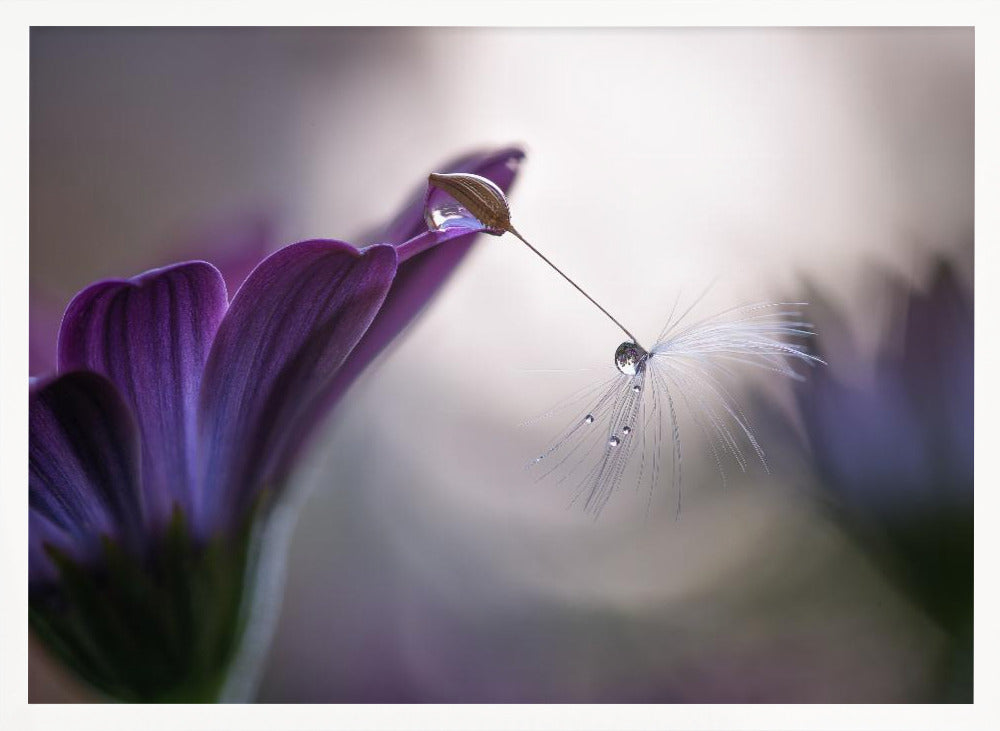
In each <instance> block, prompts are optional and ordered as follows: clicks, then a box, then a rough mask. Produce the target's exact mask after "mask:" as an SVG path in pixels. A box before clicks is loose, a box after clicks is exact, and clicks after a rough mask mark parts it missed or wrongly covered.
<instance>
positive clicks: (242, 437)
mask: <svg viewBox="0 0 1000 731" xmlns="http://www.w3.org/2000/svg"><path fill="white" fill-rule="evenodd" d="M395 272H396V252H395V250H394V249H393V248H392V247H391V246H372V247H369V248H368V249H365V250H364V251H360V252H359V251H358V250H357V249H355V248H354V247H353V246H351V245H350V244H346V243H343V242H340V241H305V242H301V243H298V244H292V245H291V246H287V247H285V248H284V249H281V250H279V251H277V252H276V253H274V254H272V255H271V256H270V257H268V258H267V259H265V260H264V261H263V262H262V263H261V264H260V266H258V267H257V268H256V269H255V270H254V271H253V273H251V275H250V276H249V277H248V278H247V281H246V282H245V283H244V285H243V286H242V287H241V288H240V291H239V292H238V293H237V294H236V297H235V298H234V299H233V302H232V306H231V307H230V309H229V313H228V314H227V315H226V318H225V320H223V322H222V325H221V326H220V327H219V331H218V335H217V336H216V339H215V343H214V345H213V347H212V353H211V355H210V357H209V361H208V364H207V365H206V368H205V378H204V382H203V387H202V400H201V416H202V421H201V443H202V444H203V445H204V448H205V454H204V459H203V473H202V474H203V476H204V490H205V492H204V499H205V513H204V515H205V520H204V521H203V522H202V524H201V525H202V527H203V528H211V527H216V526H219V525H222V524H223V523H224V522H225V520H227V519H228V518H229V517H231V516H236V515H238V514H239V511H240V510H241V509H242V508H244V507H246V506H247V504H248V503H249V501H250V500H252V499H253V497H254V494H255V492H254V491H255V490H256V489H257V488H258V487H260V486H275V485H280V483H281V482H282V481H283V479H284V477H285V474H286V471H287V469H288V467H289V465H290V463H291V455H293V454H294V453H295V452H296V450H297V449H298V448H299V447H300V446H301V444H300V443H298V441H297V440H296V434H297V430H296V429H295V426H296V422H297V421H298V420H299V419H300V418H301V416H302V414H303V413H305V412H306V411H308V410H309V409H310V408H311V406H312V405H313V404H314V403H315V402H319V401H322V400H323V397H324V394H325V392H326V390H327V389H328V387H329V384H330V382H331V379H332V378H333V377H334V376H335V375H336V373H337V370H338V369H339V368H340V367H341V365H342V364H343V362H344V359H345V358H346V357H347V356H348V354H349V353H350V352H351V351H352V349H353V348H354V347H355V345H356V344H357V342H358V340H359V339H360V338H361V336H362V335H363V334H364V332H365V330H367V329H368V326H369V325H370V324H371V322H372V319H373V318H374V317H375V314H376V312H378V309H379V307H380V306H381V305H382V302H383V300H384V299H385V295H386V292H387V291H388V289H389V286H390V284H391V283H392V280H393V275H394V274H395Z"/></svg>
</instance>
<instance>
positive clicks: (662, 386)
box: [528, 302, 823, 515]
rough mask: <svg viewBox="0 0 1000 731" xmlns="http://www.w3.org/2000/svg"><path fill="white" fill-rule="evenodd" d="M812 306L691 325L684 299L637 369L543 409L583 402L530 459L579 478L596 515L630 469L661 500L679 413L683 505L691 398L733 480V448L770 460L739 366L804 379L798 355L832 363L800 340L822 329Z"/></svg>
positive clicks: (675, 465)
mask: <svg viewBox="0 0 1000 731" xmlns="http://www.w3.org/2000/svg"><path fill="white" fill-rule="evenodd" d="M803 306H805V303H803V302H776V303H767V302H765V303H757V304H752V305H747V306H743V307H735V308H731V309H728V310H725V311H723V312H720V313H718V314H716V315H713V316H711V317H707V318H704V319H702V320H698V321H697V322H694V323H693V324H690V325H686V326H684V327H681V322H682V320H683V319H684V318H685V317H686V316H687V315H688V314H689V313H690V311H691V309H692V308H693V307H694V305H692V306H691V307H688V308H687V309H686V310H685V311H684V312H682V313H681V314H680V315H679V316H678V317H677V318H676V319H674V317H673V313H674V312H675V311H676V309H677V303H676V302H675V305H674V308H673V310H672V312H671V317H670V318H668V321H667V324H666V325H665V326H664V328H663V331H662V332H661V333H660V337H659V338H658V339H657V342H656V344H655V345H653V347H652V348H651V349H650V350H649V353H648V356H647V357H646V358H645V361H644V364H643V367H642V368H641V369H639V371H638V372H637V373H636V374H635V375H625V374H623V373H621V372H618V371H617V369H615V371H614V373H615V375H614V377H612V378H611V379H610V380H609V381H606V382H604V383H601V384H597V385H594V386H589V387H586V388H584V389H581V390H580V391H578V392H577V394H576V395H575V396H573V397H571V398H570V399H568V400H567V401H565V402H563V403H562V404H560V405H558V406H556V407H554V408H553V409H550V410H549V411H548V412H546V413H545V414H543V415H541V416H540V417H538V418H547V417H549V416H551V415H552V414H554V413H556V412H558V411H562V410H564V409H566V408H570V407H573V406H576V407H578V408H580V411H579V414H578V415H577V416H576V417H575V419H574V420H573V421H572V422H571V423H570V425H569V426H568V427H567V428H566V429H565V430H564V431H563V433H562V434H560V435H559V436H558V437H557V438H556V439H555V440H553V442H552V443H551V444H549V446H548V447H547V448H546V449H545V450H544V451H542V452H541V454H540V455H539V456H537V457H536V458H535V459H534V460H532V461H531V462H530V463H529V464H528V467H529V468H531V467H534V466H536V465H539V466H540V465H544V466H543V467H541V469H542V470H543V471H542V473H541V475H540V477H539V479H542V478H544V477H547V476H549V475H552V474H554V473H557V472H560V473H562V474H561V476H560V477H559V482H560V483H565V482H568V481H571V480H572V481H574V482H578V484H579V489H578V491H577V492H576V494H575V495H574V497H573V499H572V501H571V502H573V503H575V502H577V501H579V500H581V499H582V501H583V504H584V508H585V510H587V511H590V512H593V513H594V514H595V515H596V514H597V513H599V512H600V511H601V509H602V508H603V507H604V506H605V505H606V504H607V502H608V500H609V499H610V498H611V495H612V494H613V493H614V492H615V491H616V489H617V488H618V486H619V484H620V483H621V481H622V479H623V477H624V476H625V474H626V473H627V472H628V471H629V470H630V469H632V470H634V471H635V472H636V473H637V477H636V487H637V489H638V488H639V487H640V486H642V485H643V484H646V483H648V496H647V501H651V499H652V496H653V492H654V489H655V488H656V487H657V485H658V484H659V480H660V474H661V471H662V469H663V467H664V465H663V460H664V459H665V457H666V456H665V455H664V451H665V450H664V442H663V431H664V422H665V421H666V420H669V433H670V441H671V449H670V452H669V459H670V460H671V483H672V486H673V489H674V491H675V493H676V511H677V513H679V512H680V508H681V492H682V491H681V477H682V470H681V467H682V451H681V433H680V426H679V422H678V415H679V411H680V410H681V409H682V408H683V409H684V410H685V411H686V412H687V413H689V414H690V416H691V417H692V419H693V420H694V422H695V423H696V424H698V426H699V428H700V429H701V431H702V433H703V434H704V436H705V437H706V440H707V442H708V444H709V449H710V450H711V453H712V457H713V460H714V462H715V464H716V467H717V469H718V471H719V473H720V476H721V479H722V481H723V482H724V483H725V481H726V473H725V467H724V464H725V461H727V460H728V459H729V458H731V459H732V460H733V461H735V462H736V464H737V466H738V467H739V468H740V470H741V471H744V472H745V471H747V470H748V469H750V461H751V460H750V458H748V456H747V454H748V453H750V455H751V457H753V458H755V460H756V461H759V462H760V463H761V465H762V467H763V468H764V469H765V470H767V469H768V466H767V459H766V456H765V453H764V449H763V448H762V446H761V445H760V443H759V441H758V439H757V437H756V435H755V434H754V432H753V429H752V427H751V425H750V420H749V418H748V417H747V415H746V414H745V413H744V411H743V410H742V408H741V407H740V405H739V403H738V402H737V400H736V399H735V397H734V396H733V394H732V393H731V391H730V390H729V387H728V386H727V382H729V381H731V380H733V379H734V378H735V376H736V368H737V367H739V366H752V367H755V368H760V369H764V370H768V371H773V372H775V373H778V374H780V375H782V376H785V377H788V378H793V379H801V378H802V376H801V375H800V374H799V373H797V372H796V371H795V370H794V369H793V368H792V367H791V366H792V364H793V363H794V362H796V361H799V362H803V363H806V364H808V365H815V364H821V363H823V361H822V360H820V359H819V358H817V357H816V356H814V355H812V354H810V353H808V352H807V351H806V350H805V348H804V347H803V346H802V345H800V344H798V343H796V342H795V340H796V339H802V338H808V337H810V336H812V334H813V330H812V326H811V325H810V324H809V323H808V322H806V321H804V320H803V319H802V318H801V312H800V310H799V309H798V308H801V307H803ZM581 404H582V406H581ZM588 417H593V418H592V419H588ZM747 448H749V449H747ZM637 453H638V455H639V456H638V457H637V458H636V459H634V460H633V457H634V456H636V454H637Z"/></svg>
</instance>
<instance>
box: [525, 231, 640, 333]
mask: <svg viewBox="0 0 1000 731" xmlns="http://www.w3.org/2000/svg"><path fill="white" fill-rule="evenodd" d="M507 231H509V232H510V233H512V234H514V236H516V237H517V238H518V239H520V240H521V243H522V244H524V245H525V246H527V247H528V248H529V249H531V250H532V251H533V252H534V253H535V254H536V255H537V256H538V257H539V258H540V259H541V260H542V261H544V262H545V263H546V264H548V265H549V266H550V267H552V268H553V269H555V270H556V271H557V272H558V273H559V275H560V276H561V277H562V278H563V279H565V280H566V281H567V282H569V283H570V284H572V285H573V286H574V287H575V288H576V291H577V292H579V293H580V294H582V295H583V296H584V297H586V298H587V299H589V300H590V301H591V302H592V303H593V304H594V306H595V307H597V309H599V310H600V311H601V312H603V313H604V314H605V315H606V316H607V317H608V319H609V320H611V322H613V323H614V324H616V325H617V326H618V327H619V328H621V331H622V332H623V333H625V334H626V335H628V336H629V338H630V339H631V340H632V342H633V343H635V344H636V345H638V346H639V347H640V348H642V345H639V339H638V338H637V337H636V336H635V335H633V334H632V333H630V332H629V330H628V328H627V327H625V326H624V325H622V324H621V323H620V322H618V320H616V319H615V317H614V315H612V314H611V313H610V312H608V311H607V310H606V309H604V308H603V307H601V305H600V304H598V302H597V300H595V299H594V298H593V297H591V296H590V295H589V294H587V293H586V292H585V291H583V288H582V287H581V286H580V285H579V284H577V283H576V282H574V281H573V280H572V279H570V278H569V277H568V276H567V275H566V273H565V272H564V271H563V270H562V269H560V268H559V267H557V266H556V265H555V264H553V263H552V262H551V261H549V258H548V257H547V256H545V254H543V253H542V252H540V251H539V250H538V249H536V248H535V247H534V246H532V245H531V244H529V243H528V240H527V239H525V238H524V237H523V236H522V235H521V234H520V233H518V231H517V229H516V228H514V227H513V226H508V227H507ZM643 350H645V348H643Z"/></svg>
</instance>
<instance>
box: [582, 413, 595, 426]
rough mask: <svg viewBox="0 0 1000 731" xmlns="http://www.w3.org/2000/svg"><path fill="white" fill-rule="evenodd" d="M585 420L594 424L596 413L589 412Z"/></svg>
mask: <svg viewBox="0 0 1000 731" xmlns="http://www.w3.org/2000/svg"><path fill="white" fill-rule="evenodd" d="M583 420H584V421H585V422H587V423H588V424H593V423H594V415H593V414H587V416H585V417H584V419H583Z"/></svg>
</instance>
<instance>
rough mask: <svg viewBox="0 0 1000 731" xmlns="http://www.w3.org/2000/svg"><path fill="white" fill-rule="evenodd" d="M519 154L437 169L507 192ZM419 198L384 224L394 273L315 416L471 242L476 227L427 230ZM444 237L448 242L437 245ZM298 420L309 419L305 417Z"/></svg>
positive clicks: (392, 335)
mask: <svg viewBox="0 0 1000 731" xmlns="http://www.w3.org/2000/svg"><path fill="white" fill-rule="evenodd" d="M523 157H524V153H523V152H522V151H521V150H519V149H517V148H507V149H503V150H500V151H498V152H495V153H492V154H489V155H471V156H467V157H465V158H462V159H461V160H459V161H457V164H455V165H454V166H451V165H449V166H443V167H442V168H441V169H440V171H439V172H455V173H475V174H476V175H482V176H483V177H485V178H489V179H490V180H492V181H493V182H494V183H496V184H497V185H498V186H500V189H501V190H503V191H504V192H507V191H508V190H509V189H510V187H511V184H512V183H513V182H514V177H515V175H516V174H517V168H518V165H519V164H520V162H521V160H522V159H523ZM423 201H424V191H423V190H421V192H420V195H419V196H416V197H414V198H413V199H411V201H410V203H409V204H408V205H407V206H406V208H405V210H404V211H403V212H402V213H401V214H400V215H399V216H398V217H397V219H396V220H395V221H394V222H393V223H392V224H391V225H390V226H389V228H388V229H387V231H386V233H387V234H388V236H389V238H387V239H386V241H387V242H388V243H392V244H396V245H397V246H396V252H397V254H398V255H399V262H400V263H399V268H398V270H397V272H396V279H395V281H394V282H393V283H392V288H391V289H390V290H389V295H388V297H386V299H385V303H384V304H383V305H382V309H381V310H379V313H378V315H377V316H376V318H375V320H374V322H372V325H371V327H370V328H368V331H367V332H366V333H365V335H364V337H363V338H362V339H361V342H360V343H358V347H356V348H355V349H354V351H353V352H352V353H351V355H350V357H349V358H348V359H347V362H345V363H344V365H343V367H342V368H341V369H340V371H339V372H338V373H337V378H336V381H335V382H334V383H333V384H332V385H331V387H330V390H329V392H328V394H327V398H328V399H329V400H328V401H327V402H326V403H323V404H318V405H317V409H316V415H315V416H314V419H318V418H321V417H322V415H323V414H324V413H325V412H326V411H327V410H328V409H329V408H330V407H331V406H332V405H333V403H334V402H335V401H336V400H337V399H338V398H339V397H340V396H341V394H343V393H344V391H346V390H347V388H348V387H349V386H350V385H351V383H353V382H354V379H355V378H357V376H358V374H359V373H361V371H362V370H364V368H365V367H366V366H367V365H368V364H369V363H370V362H371V361H372V360H373V359H374V358H375V357H376V356H377V355H378V354H379V353H380V352H381V351H382V349H383V348H385V346H386V345H388V344H389V342H390V341H391V340H392V339H393V338H395V337H396V335H397V334H399V332H400V331H402V330H403V328H405V327H406V326H407V325H408V324H409V323H410V322H411V321H412V320H413V318H414V317H416V315H417V313H418V312H420V310H421V309H422V308H423V307H424V306H425V305H426V304H427V302H428V301H429V300H430V299H431V298H432V297H433V296H434V294H435V292H437V290H438V289H439V288H440V286H441V284H442V283H443V282H444V280H445V279H447V278H448V275H449V274H451V272H452V271H453V270H454V269H455V267H456V266H458V264H459V262H461V261H462V259H463V258H464V257H465V255H466V254H467V253H468V252H469V249H470V248H471V246H472V244H473V243H474V242H475V240H476V233H477V232H476V231H472V232H471V233H469V232H462V231H457V230H448V231H430V232H429V231H427V226H426V224H425V223H424V214H423ZM393 237H395V238H393ZM404 237H405V238H404ZM407 238H408V239H409V240H406V239H407ZM452 239H453V240H452ZM445 242H448V243H447V245H441V244H444V243H445ZM303 423H304V424H305V425H308V424H309V421H308V420H306V421H304V422H303Z"/></svg>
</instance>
